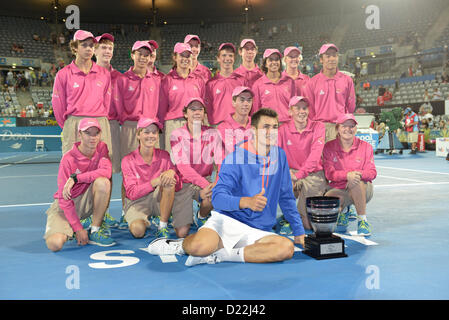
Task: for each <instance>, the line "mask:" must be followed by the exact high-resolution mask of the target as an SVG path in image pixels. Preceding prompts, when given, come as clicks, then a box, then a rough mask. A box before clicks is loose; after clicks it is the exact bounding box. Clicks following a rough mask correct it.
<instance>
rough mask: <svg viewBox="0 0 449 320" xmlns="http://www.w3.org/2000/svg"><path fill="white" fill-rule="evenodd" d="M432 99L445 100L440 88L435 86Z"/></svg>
mask: <svg viewBox="0 0 449 320" xmlns="http://www.w3.org/2000/svg"><path fill="white" fill-rule="evenodd" d="M432 100H443V94H442V93H441V91H440V88H435V90H434V91H433V95H432Z"/></svg>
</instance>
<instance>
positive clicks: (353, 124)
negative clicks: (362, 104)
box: [323, 114, 377, 236]
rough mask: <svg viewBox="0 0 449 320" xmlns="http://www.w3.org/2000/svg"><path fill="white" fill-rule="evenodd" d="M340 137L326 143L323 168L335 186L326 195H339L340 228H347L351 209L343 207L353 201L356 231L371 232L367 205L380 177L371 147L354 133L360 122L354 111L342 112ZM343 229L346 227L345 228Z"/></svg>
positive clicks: (338, 225)
mask: <svg viewBox="0 0 449 320" xmlns="http://www.w3.org/2000/svg"><path fill="white" fill-rule="evenodd" d="M337 132H338V134H337V138H336V139H335V140H333V141H330V142H328V143H326V144H325V146H324V149H323V167H324V173H325V175H326V178H327V179H328V180H329V181H331V182H330V183H329V186H330V187H331V188H332V189H331V190H329V191H328V192H327V193H326V194H325V196H328V197H338V198H340V215H339V217H338V221H337V228H339V230H337V231H340V232H343V230H344V231H346V228H347V227H348V224H349V211H346V212H344V211H343V209H344V208H347V207H348V206H350V205H351V204H354V206H355V208H356V211H357V218H358V225H357V234H358V235H361V236H369V235H371V226H370V224H369V223H368V220H367V218H366V204H367V203H368V202H369V201H370V200H371V198H372V196H373V185H372V181H373V180H374V179H375V178H376V176H377V171H376V166H375V164H374V155H373V148H372V146H371V145H370V144H369V143H368V142H366V141H363V140H361V139H359V138H357V137H356V136H355V134H356V132H357V121H356V120H355V117H354V115H352V114H343V115H341V116H340V117H339V118H338V120H337ZM342 229H343V230H342Z"/></svg>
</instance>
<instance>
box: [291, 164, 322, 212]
mask: <svg viewBox="0 0 449 320" xmlns="http://www.w3.org/2000/svg"><path fill="white" fill-rule="evenodd" d="M328 189H329V185H328V184H327V180H326V177H325V176H324V171H323V170H321V171H317V172H312V173H310V174H309V175H308V176H307V177H305V178H304V179H301V180H298V181H297V182H296V183H295V185H294V187H293V192H294V194H295V197H296V198H298V211H299V213H300V214H301V218H302V219H305V218H307V206H306V199H307V198H308V197H320V196H322V195H324V194H325V193H326V191H327V190H328Z"/></svg>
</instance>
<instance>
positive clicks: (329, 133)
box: [325, 122, 337, 142]
mask: <svg viewBox="0 0 449 320" xmlns="http://www.w3.org/2000/svg"><path fill="white" fill-rule="evenodd" d="M325 126H326V138H325V142H328V141H331V140H334V139H335V138H337V129H336V126H337V125H336V124H335V123H331V122H326V123H325Z"/></svg>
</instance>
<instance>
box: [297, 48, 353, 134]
mask: <svg viewBox="0 0 449 320" xmlns="http://www.w3.org/2000/svg"><path fill="white" fill-rule="evenodd" d="M319 55H320V62H321V63H322V65H323V69H322V70H321V72H320V73H319V74H317V75H316V76H314V77H313V78H311V79H310V80H309V81H308V83H307V85H306V87H305V97H306V98H307V99H308V101H309V103H310V105H309V108H310V114H309V118H310V119H311V120H314V121H321V122H324V123H325V124H326V141H330V140H333V139H335V137H336V136H337V131H336V121H337V119H338V117H339V116H340V115H341V114H346V113H353V112H354V110H355V102H356V101H355V91H354V82H353V80H352V78H351V77H350V76H348V75H345V74H344V73H342V72H340V71H339V70H338V59H339V57H338V48H337V46H335V45H334V44H331V43H327V44H324V45H323V46H321V48H320V51H319Z"/></svg>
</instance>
